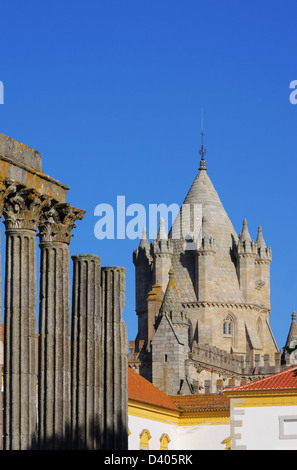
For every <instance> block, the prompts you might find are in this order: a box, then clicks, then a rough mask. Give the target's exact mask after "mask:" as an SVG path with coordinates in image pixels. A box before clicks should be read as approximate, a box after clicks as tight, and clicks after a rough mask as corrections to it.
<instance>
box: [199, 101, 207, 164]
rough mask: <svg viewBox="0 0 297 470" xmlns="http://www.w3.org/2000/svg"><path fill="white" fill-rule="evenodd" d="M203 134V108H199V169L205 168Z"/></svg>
mask: <svg viewBox="0 0 297 470" xmlns="http://www.w3.org/2000/svg"><path fill="white" fill-rule="evenodd" d="M203 136H204V132H203V110H202V109H201V149H200V150H199V153H200V155H201V160H200V168H199V170H206V167H205V160H204V155H206V150H205V148H204V147H203Z"/></svg>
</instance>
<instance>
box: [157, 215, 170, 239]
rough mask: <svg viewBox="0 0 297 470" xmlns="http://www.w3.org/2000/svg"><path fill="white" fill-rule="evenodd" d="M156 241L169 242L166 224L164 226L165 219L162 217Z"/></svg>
mask: <svg viewBox="0 0 297 470" xmlns="http://www.w3.org/2000/svg"><path fill="white" fill-rule="evenodd" d="M156 240H158V241H159V240H168V237H167V233H166V230H165V224H164V219H163V218H162V217H161V218H160V227H159V232H158V235H157V238H156Z"/></svg>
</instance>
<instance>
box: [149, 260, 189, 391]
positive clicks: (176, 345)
mask: <svg viewBox="0 0 297 470" xmlns="http://www.w3.org/2000/svg"><path fill="white" fill-rule="evenodd" d="M168 274H169V281H168V284H167V288H166V292H165V295H164V298H163V301H162V305H161V308H160V312H159V315H158V317H157V318H156V324H155V328H156V333H155V336H154V338H153V341H152V355H153V381H154V383H155V384H156V386H157V387H159V388H160V389H161V390H164V391H165V392H166V393H168V394H169V393H170V394H177V393H179V390H180V387H181V384H182V383H183V382H184V381H185V380H186V361H187V359H188V350H189V346H188V329H189V321H188V316H187V314H186V312H185V311H184V309H183V307H182V304H181V299H180V296H179V293H178V290H177V288H176V285H175V281H174V272H173V269H170V271H169V273H168Z"/></svg>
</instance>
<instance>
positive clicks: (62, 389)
mask: <svg viewBox="0 0 297 470" xmlns="http://www.w3.org/2000/svg"><path fill="white" fill-rule="evenodd" d="M68 189H69V188H68V187H67V186H65V185H64V184H61V183H60V182H59V181H56V180H55V179H53V178H51V177H49V176H47V175H45V174H44V173H43V171H42V161H41V156H40V153H39V152H37V151H36V150H33V149H31V148H29V147H27V146H25V145H23V144H21V143H19V142H16V141H14V140H13V139H11V138H9V137H7V136H5V135H3V134H0V216H1V217H2V216H3V219H4V220H3V222H4V225H5V235H6V254H5V285H4V290H5V294H4V319H3V320H2V318H1V323H4V351H3V354H4V367H3V394H2V395H3V416H2V415H1V414H0V417H1V420H2V423H0V424H1V426H2V429H3V433H2V434H3V439H2V441H1V448H2V449H4V450H31V449H44V450H53V449H59V450H70V449H72V450H75V449H82V450H125V449H127V446H128V424H127V419H128V413H127V409H128V396H127V389H128V387H127V333H126V325H125V323H124V322H123V320H122V312H123V309H124V303H125V269H124V268H121V267H101V266H100V258H99V256H95V255H89V254H81V255H76V256H72V261H73V281H72V282H73V287H72V307H71V306H70V272H69V270H70V266H69V262H70V260H69V244H70V241H71V237H72V230H73V229H74V228H75V223H76V221H77V220H82V219H83V217H84V213H85V211H84V210H81V209H77V208H75V207H72V206H71V205H70V204H69V203H67V202H66V195H67V191H68ZM36 237H38V238H39V255H40V279H39V317H38V318H39V332H37V312H36V306H37V279H36V277H37V276H36V266H37V261H36V256H37V249H36ZM0 298H1V296H0ZM0 311H1V316H2V308H1V309H0Z"/></svg>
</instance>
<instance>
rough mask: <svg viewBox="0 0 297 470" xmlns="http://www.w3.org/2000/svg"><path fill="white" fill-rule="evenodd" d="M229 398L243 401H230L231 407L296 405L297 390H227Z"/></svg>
mask: <svg viewBox="0 0 297 470" xmlns="http://www.w3.org/2000/svg"><path fill="white" fill-rule="evenodd" d="M226 395H227V396H229V397H230V398H231V399H232V398H235V399H241V400H243V403H232V406H233V408H243V407H260V406H297V390H277V391H276V390H249V391H245V392H243V391H241V392H239V391H237V392H227V393H226Z"/></svg>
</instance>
